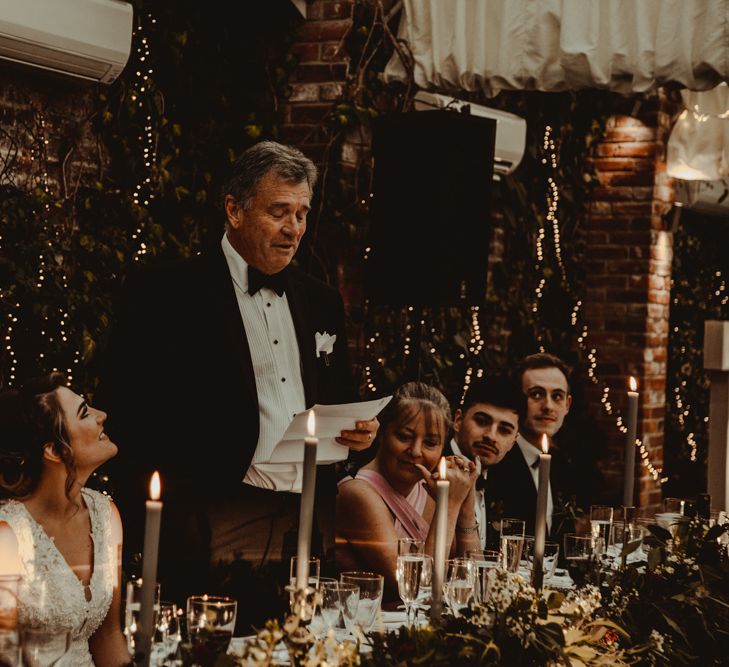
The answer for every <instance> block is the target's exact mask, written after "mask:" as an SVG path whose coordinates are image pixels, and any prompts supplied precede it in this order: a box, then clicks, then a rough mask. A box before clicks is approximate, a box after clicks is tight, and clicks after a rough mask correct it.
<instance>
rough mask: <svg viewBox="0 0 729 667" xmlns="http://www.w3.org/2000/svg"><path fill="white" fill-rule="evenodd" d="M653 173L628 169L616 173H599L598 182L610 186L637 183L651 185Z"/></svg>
mask: <svg viewBox="0 0 729 667" xmlns="http://www.w3.org/2000/svg"><path fill="white" fill-rule="evenodd" d="M653 181H654V173H653V172H652V171H647V170H645V171H629V172H617V173H604V174H601V175H600V183H602V184H603V185H608V186H611V187H619V186H621V185H634V186H635V185H638V186H641V185H643V186H651V187H653Z"/></svg>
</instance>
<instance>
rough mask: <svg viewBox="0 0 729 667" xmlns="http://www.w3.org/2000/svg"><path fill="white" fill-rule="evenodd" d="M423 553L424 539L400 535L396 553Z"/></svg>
mask: <svg viewBox="0 0 729 667" xmlns="http://www.w3.org/2000/svg"><path fill="white" fill-rule="evenodd" d="M408 554H410V555H420V556H423V555H424V554H425V540H416V539H415V538H414V537H401V538H400V539H398V541H397V555H398V556H407V555H408Z"/></svg>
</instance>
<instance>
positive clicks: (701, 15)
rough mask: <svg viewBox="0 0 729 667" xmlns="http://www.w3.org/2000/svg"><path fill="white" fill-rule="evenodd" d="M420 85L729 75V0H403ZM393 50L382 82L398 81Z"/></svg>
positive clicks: (603, 82) (703, 86)
mask: <svg viewBox="0 0 729 667" xmlns="http://www.w3.org/2000/svg"><path fill="white" fill-rule="evenodd" d="M403 11H404V14H403V16H402V17H401V20H400V28H399V37H401V38H403V39H405V40H407V42H408V44H409V46H410V49H411V50H412V53H413V56H414V59H415V63H414V74H415V82H416V84H417V85H418V86H419V87H420V88H426V89H432V88H438V89H442V90H446V91H457V90H478V89H483V90H484V91H485V92H486V94H487V95H495V94H496V93H497V92H498V91H499V90H502V89H512V90H544V91H562V90H577V89H580V88H588V87H589V88H605V89H609V90H613V91H617V92H621V93H631V92H645V91H647V90H650V89H651V88H654V87H656V86H660V85H664V84H667V83H669V82H673V83H677V84H680V85H682V86H685V87H686V88H689V89H691V90H707V89H709V88H713V87H714V86H716V85H717V84H718V83H720V82H722V81H726V80H729V0H404V6H403ZM404 77H405V70H404V68H403V65H402V63H401V62H400V59H399V57H398V56H397V55H394V56H393V58H392V59H391V61H390V62H389V63H388V65H387V68H386V70H385V78H386V79H388V80H394V79H403V78H404Z"/></svg>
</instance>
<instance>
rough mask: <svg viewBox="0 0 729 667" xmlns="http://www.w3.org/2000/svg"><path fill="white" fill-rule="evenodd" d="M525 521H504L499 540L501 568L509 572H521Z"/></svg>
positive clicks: (502, 521)
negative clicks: (520, 563) (520, 562)
mask: <svg viewBox="0 0 729 667" xmlns="http://www.w3.org/2000/svg"><path fill="white" fill-rule="evenodd" d="M524 525H525V523H524V521H522V520H521V519H502V520H501V531H500V533H501V534H500V539H499V551H500V553H501V567H502V568H504V569H505V570H507V571H508V572H517V571H518V570H519V561H520V560H521V552H522V549H523V548H524Z"/></svg>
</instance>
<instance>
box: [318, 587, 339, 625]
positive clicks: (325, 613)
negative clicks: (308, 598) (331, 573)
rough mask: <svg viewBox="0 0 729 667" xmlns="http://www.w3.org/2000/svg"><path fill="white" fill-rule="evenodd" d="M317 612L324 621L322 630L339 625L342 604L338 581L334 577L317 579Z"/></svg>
mask: <svg viewBox="0 0 729 667" xmlns="http://www.w3.org/2000/svg"><path fill="white" fill-rule="evenodd" d="M319 593H320V594H321V600H320V602H319V613H320V614H321V618H322V621H323V623H324V632H325V633H326V632H328V631H329V630H331V629H332V628H336V627H337V626H338V625H339V615H340V614H341V613H342V604H341V600H340V595H339V582H338V581H337V580H336V579H329V578H324V577H322V579H320V580H319Z"/></svg>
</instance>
